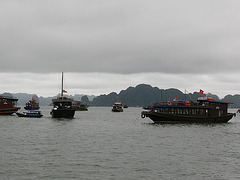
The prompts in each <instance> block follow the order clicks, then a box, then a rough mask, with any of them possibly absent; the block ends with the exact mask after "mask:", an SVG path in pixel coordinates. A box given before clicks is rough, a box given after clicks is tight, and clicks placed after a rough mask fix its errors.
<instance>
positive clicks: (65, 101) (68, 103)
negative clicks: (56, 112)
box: [52, 97, 73, 109]
mask: <svg viewBox="0 0 240 180" xmlns="http://www.w3.org/2000/svg"><path fill="white" fill-rule="evenodd" d="M72 102H73V100H72V99H70V98H67V97H59V98H57V99H53V100H52V103H53V108H54V109H71V108H72Z"/></svg>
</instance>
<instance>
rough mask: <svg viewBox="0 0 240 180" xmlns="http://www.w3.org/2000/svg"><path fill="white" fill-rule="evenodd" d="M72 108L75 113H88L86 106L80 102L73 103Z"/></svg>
mask: <svg viewBox="0 0 240 180" xmlns="http://www.w3.org/2000/svg"><path fill="white" fill-rule="evenodd" d="M72 108H73V109H75V110H76V111H88V105H87V104H86V103H83V102H81V101H73V102H72Z"/></svg>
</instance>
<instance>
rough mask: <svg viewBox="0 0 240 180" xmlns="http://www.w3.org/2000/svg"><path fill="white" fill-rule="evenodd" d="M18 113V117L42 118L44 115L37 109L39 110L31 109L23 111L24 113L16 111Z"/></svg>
mask: <svg viewBox="0 0 240 180" xmlns="http://www.w3.org/2000/svg"><path fill="white" fill-rule="evenodd" d="M16 114H17V115H18V117H32V118H40V117H42V116H43V115H42V113H41V111H37V110H29V111H27V112H23V113H18V112H16Z"/></svg>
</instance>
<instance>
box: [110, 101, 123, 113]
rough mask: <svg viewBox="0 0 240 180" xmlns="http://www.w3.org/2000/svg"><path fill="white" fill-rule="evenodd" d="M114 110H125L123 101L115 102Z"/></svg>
mask: <svg viewBox="0 0 240 180" xmlns="http://www.w3.org/2000/svg"><path fill="white" fill-rule="evenodd" d="M112 112H123V108H122V103H120V102H115V103H114V104H113V107H112Z"/></svg>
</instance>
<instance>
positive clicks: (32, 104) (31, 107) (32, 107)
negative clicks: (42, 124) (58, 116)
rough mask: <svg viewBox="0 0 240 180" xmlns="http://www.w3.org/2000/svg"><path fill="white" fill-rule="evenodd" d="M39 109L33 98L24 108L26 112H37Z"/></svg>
mask: <svg viewBox="0 0 240 180" xmlns="http://www.w3.org/2000/svg"><path fill="white" fill-rule="evenodd" d="M39 108H40V107H39V103H37V102H36V100H35V99H34V98H32V100H30V101H28V102H27V103H26V106H25V107H24V109H26V110H38V109H39Z"/></svg>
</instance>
